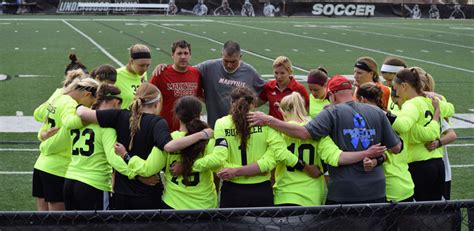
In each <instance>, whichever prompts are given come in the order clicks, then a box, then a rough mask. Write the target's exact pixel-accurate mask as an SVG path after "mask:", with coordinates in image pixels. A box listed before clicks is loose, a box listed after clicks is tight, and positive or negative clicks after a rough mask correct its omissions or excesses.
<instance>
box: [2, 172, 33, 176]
mask: <svg viewBox="0 0 474 231" xmlns="http://www.w3.org/2000/svg"><path fill="white" fill-rule="evenodd" d="M31 174H33V172H31V171H30V172H27V171H25V172H21V171H12V172H8V171H0V175H31Z"/></svg>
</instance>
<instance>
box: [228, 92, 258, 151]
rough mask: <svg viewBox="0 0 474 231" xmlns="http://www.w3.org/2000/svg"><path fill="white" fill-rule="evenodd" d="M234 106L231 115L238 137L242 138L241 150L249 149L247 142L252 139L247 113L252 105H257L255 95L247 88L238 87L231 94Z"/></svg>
mask: <svg viewBox="0 0 474 231" xmlns="http://www.w3.org/2000/svg"><path fill="white" fill-rule="evenodd" d="M230 96H231V99H232V105H231V107H230V114H231V116H232V121H233V122H234V125H235V129H236V133H237V135H238V136H239V137H240V148H241V149H242V150H243V149H245V148H247V140H248V139H249V137H250V129H249V125H250V124H249V123H248V122H247V113H248V112H249V111H250V108H251V106H252V105H254V104H255V102H256V98H255V93H254V92H253V91H252V90H250V89H249V88H246V87H237V88H235V89H234V90H233V91H232V92H231V93H230Z"/></svg>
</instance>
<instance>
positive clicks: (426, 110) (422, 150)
mask: <svg viewBox="0 0 474 231" xmlns="http://www.w3.org/2000/svg"><path fill="white" fill-rule="evenodd" d="M439 106H440V111H441V117H442V118H445V117H450V116H452V115H453V114H454V106H453V105H452V104H451V103H447V102H445V101H440V103H439ZM433 114H434V108H433V104H432V103H431V99H429V98H426V97H422V96H417V97H414V98H412V99H410V100H407V101H406V102H405V103H404V104H403V105H402V109H401V110H400V112H399V113H398V115H397V119H396V120H395V122H394V123H393V125H392V126H393V129H394V130H395V131H396V132H398V133H399V134H407V135H406V136H405V140H404V145H405V148H408V152H409V154H408V163H411V162H416V161H424V160H429V159H433V158H442V155H441V156H438V155H436V154H437V153H436V152H430V151H428V149H426V147H425V142H426V141H432V140H435V139H437V138H439V137H440V124H439V123H438V122H433V121H432V119H433Z"/></svg>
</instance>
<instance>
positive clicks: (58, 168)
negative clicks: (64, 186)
mask: <svg viewBox="0 0 474 231" xmlns="http://www.w3.org/2000/svg"><path fill="white" fill-rule="evenodd" d="M76 106H77V102H76V101H75V100H74V99H73V98H72V97H71V96H69V95H62V96H60V97H59V98H57V99H56V100H55V102H54V103H53V104H50V105H49V106H48V116H47V120H48V126H47V129H48V128H51V127H57V128H59V130H58V132H57V133H56V134H55V135H53V136H51V137H49V138H48V139H47V140H45V141H43V142H41V144H40V152H41V154H40V156H39V157H38V160H37V161H36V163H35V168H36V169H38V170H41V171H44V172H47V173H50V174H53V175H56V176H60V177H64V176H65V175H66V170H67V167H68V165H69V162H70V161H71V148H72V139H71V133H70V130H71V129H77V128H81V127H82V126H83V125H82V122H81V118H79V116H77V115H76Z"/></svg>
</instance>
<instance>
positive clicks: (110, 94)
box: [105, 92, 120, 97]
mask: <svg viewBox="0 0 474 231" xmlns="http://www.w3.org/2000/svg"><path fill="white" fill-rule="evenodd" d="M109 96H114V97H120V94H112V93H110V92H109V93H107V95H105V97H109Z"/></svg>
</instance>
